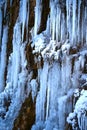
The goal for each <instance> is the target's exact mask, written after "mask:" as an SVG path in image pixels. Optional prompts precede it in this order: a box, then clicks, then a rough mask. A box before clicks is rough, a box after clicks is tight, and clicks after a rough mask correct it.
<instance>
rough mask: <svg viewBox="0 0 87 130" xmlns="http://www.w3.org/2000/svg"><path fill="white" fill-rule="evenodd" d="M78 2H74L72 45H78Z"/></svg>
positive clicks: (74, 0)
mask: <svg viewBox="0 0 87 130" xmlns="http://www.w3.org/2000/svg"><path fill="white" fill-rule="evenodd" d="M76 6H77V5H76V0H73V19H72V43H73V44H75V43H76V35H77V34H76Z"/></svg>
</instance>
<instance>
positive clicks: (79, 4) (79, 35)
mask: <svg viewBox="0 0 87 130" xmlns="http://www.w3.org/2000/svg"><path fill="white" fill-rule="evenodd" d="M80 6H81V0H79V2H78V43H79V42H80V39H81V38H80V37H81V34H80V8H81V7H80Z"/></svg>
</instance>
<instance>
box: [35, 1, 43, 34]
mask: <svg viewBox="0 0 87 130" xmlns="http://www.w3.org/2000/svg"><path fill="white" fill-rule="evenodd" d="M41 13H42V0H36V7H35V23H34V35H37V32H38V29H39V27H40V23H41Z"/></svg>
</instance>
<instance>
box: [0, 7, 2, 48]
mask: <svg viewBox="0 0 87 130" xmlns="http://www.w3.org/2000/svg"><path fill="white" fill-rule="evenodd" d="M1 38H2V9H1V7H0V46H1Z"/></svg>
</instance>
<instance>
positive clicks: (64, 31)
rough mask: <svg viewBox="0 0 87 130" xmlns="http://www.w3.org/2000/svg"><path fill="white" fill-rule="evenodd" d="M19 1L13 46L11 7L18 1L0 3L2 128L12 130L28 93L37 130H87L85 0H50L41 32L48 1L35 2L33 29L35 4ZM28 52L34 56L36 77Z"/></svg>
mask: <svg viewBox="0 0 87 130" xmlns="http://www.w3.org/2000/svg"><path fill="white" fill-rule="evenodd" d="M18 2H19V7H18V8H19V9H18V12H16V13H18V15H17V18H16V20H15V23H14V24H13V23H12V25H14V27H13V34H12V43H9V41H10V40H9V39H10V37H9V30H10V29H9V28H10V27H12V26H11V16H10V14H9V13H10V12H11V11H12V10H11V9H10V11H8V9H9V8H12V6H13V3H14V1H13V0H10V5H8V3H9V2H8V0H1V1H0V130H12V128H13V127H14V126H13V124H14V120H15V119H16V118H17V116H18V114H19V110H20V108H21V106H22V104H23V102H24V101H25V99H26V98H27V97H28V96H29V94H31V95H32V101H33V103H34V104H35V112H36V114H35V115H36V117H35V118H36V119H35V124H33V126H31V127H32V128H31V129H32V130H66V129H67V130H70V129H72V130H78V129H80V130H87V123H86V122H87V101H86V100H87V99H86V98H87V2H86V0H84V1H82V0H62V1H61V0H49V8H50V11H49V13H48V18H47V21H46V23H47V24H46V29H45V30H44V31H42V32H41V33H40V34H38V31H39V29H40V27H41V18H42V9H43V4H42V3H43V0H36V5H35V8H34V13H35V14H34V15H35V16H34V17H35V20H34V27H32V28H30V29H29V21H30V15H31V12H30V6H31V5H30V4H31V3H30V2H31V1H29V0H21V1H19V0H18ZM8 6H9V7H8ZM32 17H33V16H32ZM13 21H14V19H13ZM42 26H43V25H42ZM10 31H11V30H10ZM29 31H30V32H29ZM30 35H31V36H30ZM10 42H11V41H10ZM8 44H11V46H12V50H11V51H10V50H9V49H8V48H9V47H8ZM28 46H30V47H31V50H29V51H31V52H27V50H26V48H27V47H28ZM8 51H9V52H10V54H8V53H9V52H8ZM27 53H28V54H31V55H32V56H33V57H34V59H32V60H34V64H35V65H36V66H35V67H36V68H35V69H36V70H37V75H36V77H33V73H34V68H33V66H31V63H30V62H31V61H30V60H29V61H28V59H29V58H30V57H28V58H27ZM6 104H8V105H6ZM69 113H70V114H69ZM28 116H29V115H28Z"/></svg>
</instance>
